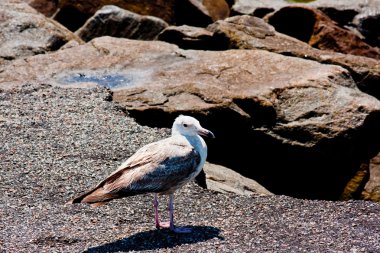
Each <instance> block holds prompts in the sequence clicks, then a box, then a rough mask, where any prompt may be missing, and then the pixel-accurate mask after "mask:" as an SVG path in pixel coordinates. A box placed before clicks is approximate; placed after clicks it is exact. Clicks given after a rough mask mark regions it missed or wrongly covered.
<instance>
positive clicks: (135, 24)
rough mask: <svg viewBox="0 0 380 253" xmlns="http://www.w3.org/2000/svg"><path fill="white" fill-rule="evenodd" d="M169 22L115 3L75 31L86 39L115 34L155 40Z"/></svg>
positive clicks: (101, 10)
mask: <svg viewBox="0 0 380 253" xmlns="http://www.w3.org/2000/svg"><path fill="white" fill-rule="evenodd" d="M167 26H168V24H167V23H166V22H165V21H163V20H162V19H159V18H156V17H152V16H141V15H138V14H135V13H133V12H130V11H127V10H124V9H121V8H119V7H117V6H114V5H106V6H104V7H103V8H101V9H100V10H98V11H97V12H96V13H95V14H94V16H92V17H91V18H89V19H88V20H87V21H86V23H85V24H84V25H83V26H82V27H81V28H79V29H78V30H77V31H76V32H75V33H76V34H77V35H78V36H79V37H80V38H81V39H83V40H84V41H89V40H91V39H93V38H96V37H101V36H106V35H108V36H113V37H122V38H130V39H139V40H154V39H155V38H156V37H157V35H158V34H159V33H160V32H161V31H162V30H163V29H164V28H165V27H167Z"/></svg>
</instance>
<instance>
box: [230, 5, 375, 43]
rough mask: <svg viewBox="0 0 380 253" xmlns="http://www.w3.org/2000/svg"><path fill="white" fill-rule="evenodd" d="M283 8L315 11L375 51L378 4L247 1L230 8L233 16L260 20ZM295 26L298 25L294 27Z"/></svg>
mask: <svg viewBox="0 0 380 253" xmlns="http://www.w3.org/2000/svg"><path fill="white" fill-rule="evenodd" d="M287 6H302V7H311V8H316V9H318V10H320V11H322V12H323V13H325V14H326V15H328V16H329V17H330V18H331V19H332V20H334V21H335V22H337V23H338V24H339V25H340V26H341V27H344V26H345V27H349V28H350V29H354V30H355V31H357V32H359V33H361V35H363V36H364V38H365V40H366V42H367V43H369V44H370V45H372V46H377V47H379V45H380V43H379V37H378V35H379V32H378V30H379V29H377V27H378V24H379V23H378V22H376V20H377V21H378V20H379V13H380V1H379V0H335V1H330V0H316V1H311V2H308V3H294V2H293V3H292V2H291V1H283V0H272V1H250V0H237V1H235V3H234V5H233V7H232V13H233V14H234V15H241V14H249V15H253V16H256V17H260V18H262V17H264V16H265V15H266V14H268V13H271V12H274V11H277V10H279V9H281V8H284V7H287ZM298 25H299V24H298Z"/></svg>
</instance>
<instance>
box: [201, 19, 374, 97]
mask: <svg viewBox="0 0 380 253" xmlns="http://www.w3.org/2000/svg"><path fill="white" fill-rule="evenodd" d="M207 29H208V30H209V31H211V32H214V36H216V37H217V38H216V40H219V41H223V44H226V45H228V47H229V48H238V49H264V50H268V51H271V52H276V53H280V54H283V55H289V56H295V57H299V58H304V59H311V60H314V61H318V62H320V63H324V64H334V65H340V66H342V67H344V68H346V69H347V70H349V71H350V73H351V75H352V77H353V78H354V80H355V81H356V85H357V86H358V87H359V89H361V90H362V91H364V92H367V93H369V94H371V95H373V96H375V97H377V98H380V85H379V82H380V65H379V61H378V60H375V59H371V58H368V57H361V56H354V55H345V54H340V53H335V52H328V51H325V50H318V49H315V48H312V47H311V46H309V45H308V44H306V43H304V42H302V41H299V40H297V39H295V38H293V37H289V36H287V35H284V34H281V33H278V32H276V31H275V29H274V28H273V27H272V26H271V25H269V24H267V23H265V22H264V21H263V20H262V19H259V18H256V17H251V16H247V15H244V16H235V17H231V18H228V19H225V20H219V21H217V22H215V23H214V24H212V25H210V26H209V27H208V28H207Z"/></svg>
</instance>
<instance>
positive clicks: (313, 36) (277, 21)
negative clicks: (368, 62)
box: [265, 6, 380, 60]
mask: <svg viewBox="0 0 380 253" xmlns="http://www.w3.org/2000/svg"><path fill="white" fill-rule="evenodd" d="M265 20H267V21H268V23H269V24H271V25H273V26H274V27H275V29H276V31H277V32H280V33H284V34H287V35H289V36H292V37H294V38H297V39H299V40H301V41H304V42H306V43H308V44H309V45H311V46H312V47H315V48H318V49H322V50H328V51H334V52H339V53H344V54H353V55H360V56H366V57H371V58H374V59H377V60H379V59H380V49H378V48H374V47H371V46H370V45H368V44H367V43H366V42H364V41H363V40H362V39H361V38H360V37H359V36H358V35H356V34H355V33H354V32H352V31H350V30H347V29H343V28H341V27H339V26H338V25H337V24H336V23H335V22H334V21H332V20H331V19H330V18H329V17H328V16H327V15H325V14H324V13H323V12H321V11H319V10H317V9H313V8H308V7H300V6H291V7H284V8H282V9H280V10H278V11H276V12H274V13H271V14H269V15H267V16H265Z"/></svg>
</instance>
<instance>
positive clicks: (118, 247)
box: [84, 226, 224, 253]
mask: <svg viewBox="0 0 380 253" xmlns="http://www.w3.org/2000/svg"><path fill="white" fill-rule="evenodd" d="M188 227H189V228H191V229H192V230H193V231H192V232H191V233H188V234H175V233H173V232H171V231H170V230H169V229H161V230H150V231H145V232H140V233H137V234H134V235H131V236H129V237H126V238H123V239H120V240H117V241H114V242H111V243H107V244H103V245H100V246H96V247H93V248H89V249H88V250H86V251H84V253H101V252H110V253H111V252H120V251H133V250H134V251H140V250H157V249H161V248H173V247H176V246H178V245H182V244H191V243H197V242H203V241H207V240H210V239H212V238H218V239H219V240H224V238H223V237H222V236H220V235H219V234H220V229H218V228H215V227H210V226H188Z"/></svg>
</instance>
